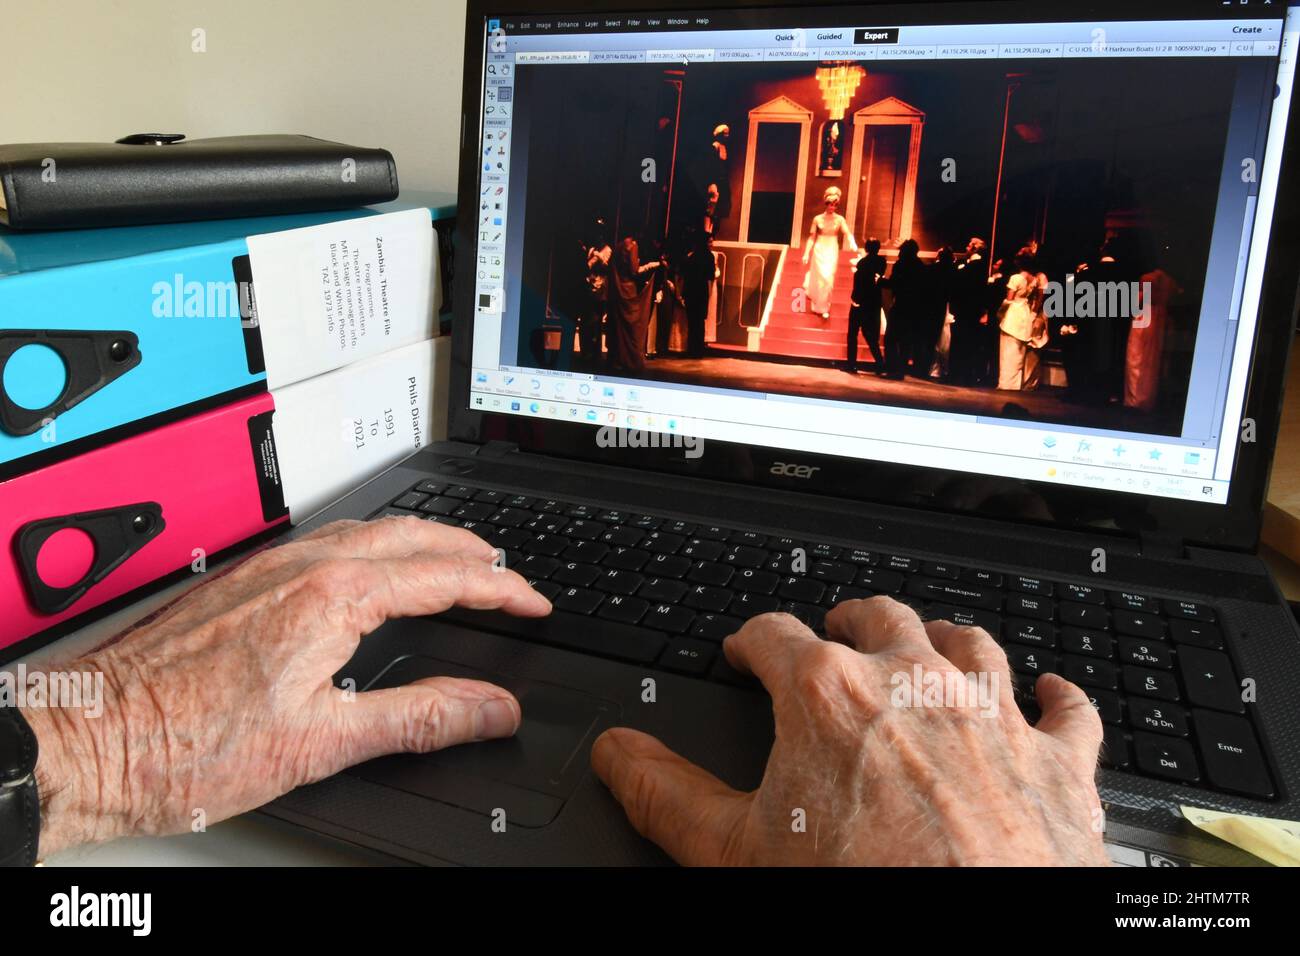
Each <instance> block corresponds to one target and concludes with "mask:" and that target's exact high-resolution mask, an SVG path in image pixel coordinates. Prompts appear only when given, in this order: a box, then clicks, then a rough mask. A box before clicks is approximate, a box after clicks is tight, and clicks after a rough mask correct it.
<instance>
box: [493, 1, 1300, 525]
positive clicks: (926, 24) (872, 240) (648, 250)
mask: <svg viewBox="0 0 1300 956" xmlns="http://www.w3.org/2000/svg"><path fill="white" fill-rule="evenodd" d="M935 9H936V8H927V6H926V5H924V4H913V5H910V7H909V10H915V12H916V16H915V22H912V23H909V22H902V23H899V22H888V23H882V22H877V18H876V15H875V14H873V13H872V11H871V9H870V8H861V9H860V10H859V9H856V8H852V7H838V8H826V9H817V8H809V7H789V8H769V9H764V10H761V11H755V10H747V11H740V10H715V11H709V10H700V11H698V12H685V13H680V14H678V13H674V14H654V13H650V14H644V15H623V14H619V15H600V14H585V15H569V16H564V15H553V16H551V15H544V16H528V17H524V16H515V17H500V18H497V17H490V18H488V19H487V20H486V21H485V23H484V30H485V35H486V43H485V46H484V50H485V54H484V63H483V70H484V74H483V80H484V82H483V87H482V89H483V94H482V104H481V106H482V111H483V115H482V124H481V141H480V158H481V163H480V168H479V177H478V178H479V204H478V208H477V210H476V211H475V212H474V214H475V216H476V217H477V224H476V226H475V228H476V231H477V249H476V250H475V255H476V257H477V261H476V262H475V264H474V269H475V276H476V278H475V293H474V302H475V307H476V314H475V316H474V334H473V345H472V371H471V388H470V393H469V402H470V407H471V408H472V409H476V410H480V411H488V412H495V413H504V414H514V415H519V416H531V417H534V418H544V419H553V420H567V421H573V422H579V423H586V424H587V425H589V427H590V428H592V429H593V430H597V435H596V440H597V441H598V442H608V443H610V444H616V445H622V446H628V445H631V446H633V447H635V446H636V444H637V443H641V444H642V445H652V446H655V447H659V446H663V445H671V446H680V447H681V448H682V449H683V453H684V454H686V455H688V456H689V455H691V454H693V453H698V451H699V450H700V448H701V447H702V443H704V442H707V441H709V440H719V441H726V442H740V443H745V444H751V445H761V446H766V447H771V448H779V449H790V450H793V451H805V452H813V453H822V454H831V455H839V456H847V457H851V458H859V459H869V460H878V461H889V462H898V463H903V464H911V465H921V466H934V467H941V468H944V469H949V470H955V471H963V472H969V473H977V474H986V475H996V476H1002V477H1007V478H1020V479H1033V480H1036V481H1046V482H1057V483H1063V484H1066V485H1072V486H1076V487H1085V488H1097V489H1106V490H1112V491H1121V492H1132V493H1135V494H1143V495H1148V496H1157V497H1167V498H1174V499H1184V500H1194V501H1203V502H1212V503H1218V504H1222V503H1224V502H1226V501H1227V499H1228V489H1229V484H1230V479H1231V475H1232V469H1233V463H1234V454H1235V451H1236V449H1237V447H1238V443H1239V441H1241V440H1242V439H1245V440H1249V438H1250V436H1247V435H1243V434H1242V430H1243V428H1249V427H1250V424H1251V423H1250V422H1249V421H1247V422H1245V423H1244V424H1243V420H1242V417H1241V416H1242V407H1243V401H1244V397H1245V393H1246V387H1247V382H1248V378H1249V375H1250V368H1251V358H1252V348H1253V343H1254V340H1255V332H1256V321H1257V317H1258V316H1257V313H1258V311H1259V310H1258V303H1259V297H1260V289H1261V283H1262V279H1263V274H1264V253H1265V250H1266V248H1267V245H1268V238H1269V236H1268V233H1269V228H1270V223H1271V220H1272V214H1273V202H1274V196H1275V187H1276V185H1277V177H1278V169H1279V166H1280V156H1281V147H1282V135H1283V131H1284V129H1285V125H1286V117H1287V110H1288V105H1289V102H1290V94H1291V83H1292V78H1293V71H1294V60H1293V54H1294V44H1295V39H1296V32H1295V31H1297V30H1300V11H1297V10H1291V11H1287V9H1286V8H1285V7H1284V5H1283V4H1280V3H1279V4H1277V5H1273V4H1259V3H1250V4H1245V3H1243V4H1241V5H1239V6H1237V7H1236V8H1235V9H1232V10H1231V11H1230V12H1225V11H1224V10H1223V9H1222V7H1221V6H1220V5H1219V4H1218V3H1206V4H1205V5H1204V8H1203V9H1204V10H1205V11H1206V12H1207V15H1206V17H1205V18H1204V19H1197V18H1196V16H1195V11H1196V10H1198V9H1202V8H1201V7H1199V6H1198V5H1196V4H1191V5H1187V6H1186V8H1185V9H1187V10H1192V11H1193V14H1192V15H1189V14H1187V13H1184V14H1183V16H1182V17H1181V18H1179V19H1162V18H1160V17H1158V16H1156V15H1155V14H1152V15H1151V17H1150V18H1149V19H1143V18H1142V16H1143V14H1142V9H1141V4H1131V5H1129V6H1128V7H1125V8H1119V9H1122V10H1124V11H1125V12H1123V13H1122V14H1119V16H1121V17H1122V19H1111V20H1105V19H1103V20H1090V21H1086V22H1085V21H1071V20H1068V19H1064V20H1062V19H1059V18H1060V17H1061V13H1060V12H1059V11H1058V10H1054V11H1053V12H1052V14H1051V18H1049V17H1048V16H1047V15H1046V14H1044V22H1037V23H1035V22H1024V21H1023V20H1022V21H1018V22H1015V23H1011V22H996V21H994V22H990V21H989V20H988V18H987V17H984V16H982V18H981V22H979V23H972V22H961V17H960V15H952V17H951V22H936V20H937V19H938V18H936V17H935V16H934V15H933V14H934V10H935ZM945 9H947V10H953V9H956V8H955V7H953V6H952V5H949V6H948V7H946V8H945ZM981 13H982V14H983V10H981ZM1052 18H1055V19H1052ZM796 477H797V476H796Z"/></svg>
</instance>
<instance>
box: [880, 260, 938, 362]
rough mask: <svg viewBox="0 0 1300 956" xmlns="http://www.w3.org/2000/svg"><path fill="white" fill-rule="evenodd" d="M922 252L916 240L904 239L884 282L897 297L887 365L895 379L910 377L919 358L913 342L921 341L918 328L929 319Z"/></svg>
mask: <svg viewBox="0 0 1300 956" xmlns="http://www.w3.org/2000/svg"><path fill="white" fill-rule="evenodd" d="M920 251H921V247H920V246H919V245H918V244H917V242H916V240H915V239H904V240H903V243H902V245H900V246H899V247H898V259H897V260H896V261H895V262H894V267H893V268H892V269H890V270H889V278H887V279H885V280H884V286H885V288H887V289H888V290H889V291H890V293H891V294H892V295H893V297H894V304H893V305H892V306H891V307H890V310H889V324H888V325H887V326H886V327H885V365H886V368H887V369H888V370H889V374H888V377H889V378H893V379H901V378H902V377H903V376H904V375H906V374H907V363H908V360H909V359H916V356H914V355H913V354H912V347H913V342H914V341H915V339H916V338H917V327H918V326H919V325H921V323H922V322H923V321H924V318H925V306H926V301H927V298H928V297H927V294H926V281H927V276H926V268H925V265H924V264H923V263H922V262H921V259H920V255H919V254H920ZM916 360H917V361H918V362H919V361H920V360H919V359H916ZM927 361H928V360H927ZM929 373H930V368H929V365H928V364H927V365H926V367H925V368H924V369H920V368H917V369H915V370H914V372H913V374H915V375H920V376H921V377H923V378H924V377H925V376H927V375H929Z"/></svg>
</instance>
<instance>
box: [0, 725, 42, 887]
mask: <svg viewBox="0 0 1300 956" xmlns="http://www.w3.org/2000/svg"><path fill="white" fill-rule="evenodd" d="M36 755H37V746H36V735H35V734H33V733H32V728H31V727H30V726H28V723H27V720H26V718H24V717H23V715H22V712H21V711H20V710H19V709H18V708H17V707H13V706H0V866H33V865H35V863H36V849H37V843H38V841H39V839H40V835H41V798H40V794H38V793H37V792H36Z"/></svg>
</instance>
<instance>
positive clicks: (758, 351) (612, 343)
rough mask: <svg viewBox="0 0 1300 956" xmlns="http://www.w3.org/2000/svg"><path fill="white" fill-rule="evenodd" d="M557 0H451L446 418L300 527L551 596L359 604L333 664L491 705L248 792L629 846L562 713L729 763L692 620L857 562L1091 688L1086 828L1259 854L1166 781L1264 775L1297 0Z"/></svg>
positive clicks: (546, 854)
mask: <svg viewBox="0 0 1300 956" xmlns="http://www.w3.org/2000/svg"><path fill="white" fill-rule="evenodd" d="M573 6H577V5H576V4H574V5H568V4H566V3H565V0H554V2H551V3H544V2H526V0H508V2H501V0H496V2H493V0H470V2H469V4H468V10H467V15H466V29H465V72H464V92H463V101H462V103H463V105H462V117H461V131H460V132H461V162H460V182H459V198H458V201H459V213H458V217H457V231H456V244H455V249H456V251H455V256H456V260H455V265H456V271H455V288H454V302H455V314H454V323H453V326H454V327H453V333H452V336H453V369H452V374H451V382H450V395H449V402H450V415H449V417H450V425H449V438H448V440H446V441H441V442H438V443H436V444H433V445H431V446H429V447H426V448H424V449H422V450H420V451H418V452H416V453H415V454H413V455H411V456H410V457H409V458H408V459H406V460H405V461H403V462H402V463H401V464H399V465H397V466H396V467H393V468H392V469H390V470H389V471H387V472H385V473H384V474H382V475H380V476H379V477H377V478H375V479H374V480H372V481H370V482H369V483H367V484H365V485H364V486H362V487H360V488H359V489H357V490H356V491H355V492H353V493H352V494H350V495H348V496H347V497H346V498H344V499H342V500H341V501H339V502H338V503H336V504H335V505H333V506H332V507H330V508H328V509H327V510H325V511H324V512H323V513H321V514H320V515H319V516H317V517H316V518H315V519H313V520H312V521H311V522H309V523H307V524H306V525H305V526H303V528H302V529H300V531H309V530H311V529H312V528H314V527H317V526H319V525H320V524H323V523H325V522H328V521H331V520H334V519H338V518H362V519H370V518H374V517H377V516H382V515H389V514H399V515H416V516H420V517H422V518H425V519H427V520H430V521H437V522H444V523H448V524H451V525H458V526H460V527H463V528H466V529H469V530H470V531H472V532H473V533H475V534H478V535H480V536H482V537H484V538H485V539H486V540H488V541H490V542H492V543H494V544H495V545H496V546H497V547H498V548H499V549H500V551H501V554H502V556H503V560H504V561H505V562H506V564H507V566H509V567H512V568H515V569H516V570H518V571H519V572H520V573H521V574H523V575H524V576H525V577H526V578H527V579H528V580H529V581H530V583H532V584H533V586H534V587H536V588H537V589H538V590H540V591H542V592H543V593H545V594H546V595H547V597H548V598H550V599H551V600H552V602H553V603H554V606H555V612H554V614H553V615H552V616H551V617H550V618H547V619H544V620H529V621H522V620H515V619H512V618H509V617H508V616H504V615H501V614H494V613H486V612H468V611H461V610H453V611H450V612H448V613H446V614H444V615H440V616H438V617H433V618H423V619H413V620H401V621H394V622H390V623H388V624H386V625H384V626H383V627H381V628H380V629H379V630H378V631H377V632H375V633H374V634H372V635H370V636H369V637H367V638H366V639H365V640H363V641H362V643H361V647H360V650H359V651H358V653H357V655H356V657H355V658H354V659H353V660H352V661H351V662H350V663H349V664H348V665H347V667H346V668H345V669H344V670H343V671H342V672H341V673H340V674H339V675H338V679H339V680H340V681H343V680H350V681H354V682H355V684H354V685H350V686H356V687H357V688H359V689H369V688H377V687H386V686H394V685H397V684H401V683H405V682H409V681H411V680H415V679H419V678H422V677H427V676H432V675H438V674H448V675H455V676H472V677H478V678H482V679H485V680H490V681H494V682H497V683H499V684H501V685H502V686H505V687H507V688H509V689H511V690H512V691H513V692H514V693H515V694H516V695H518V697H519V699H520V701H521V703H522V707H523V715H524V717H523V724H522V727H521V728H520V731H519V733H518V735H517V736H516V737H515V738H514V739H512V740H509V741H496V742H492V743H485V744H474V745H467V746H462V747H456V748H453V749H451V750H449V751H446V752H443V753H438V754H432V755H398V756H392V757H387V758H384V759H381V760H376V761H373V762H370V763H367V764H364V765H362V766H359V767H355V768H353V769H351V770H349V771H347V772H345V773H342V774H339V775H338V776H336V777H334V778H332V779H330V780H327V781H324V782H321V783H319V784H316V785H313V786H309V787H305V788H302V789H300V790H298V791H296V792H294V793H291V794H289V795H287V796H285V797H284V798H282V799H280V800H278V801H276V802H275V803H273V804H272V805H270V806H269V807H268V808H266V810H265V812H266V813H268V814H270V815H272V816H274V817H277V818H280V819H282V820H285V821H289V822H291V823H292V824H295V825H297V826H301V827H306V828H308V829H311V830H313V831H316V832H318V833H323V834H327V835H329V836H331V837H334V838H337V839H340V840H344V841H347V842H350V843H353V844H356V845H359V846H364V847H367V848H370V849H372V850H376V851H379V852H381V853H384V854H387V855H388V856H390V857H393V858H397V859H401V860H406V861H412V862H418V863H458V864H601V865H605V864H649V863H663V862H667V858H666V857H665V855H664V854H663V853H662V852H661V851H659V850H658V849H657V848H656V847H654V846H652V845H651V844H649V843H648V842H646V841H645V840H643V839H642V838H641V837H639V836H638V835H637V834H636V833H635V832H634V831H633V829H632V828H631V827H630V826H629V825H628V824H627V822H626V820H625V818H624V816H623V814H622V812H621V810H620V809H619V807H618V806H617V804H616V803H615V801H614V800H613V799H612V797H611V796H610V795H609V793H608V792H607V791H606V790H605V788H604V787H603V786H602V785H601V784H600V783H599V781H598V780H597V779H596V778H595V776H594V775H593V774H592V772H591V770H590V768H589V756H590V749H591V744H592V742H593V740H594V739H595V738H596V737H597V736H598V735H599V734H600V733H601V732H602V731H603V730H604V729H605V728H607V727H611V726H616V725H626V726H631V727H636V728H639V729H641V730H643V731H646V732H649V733H651V734H654V735H656V736H657V737H659V738H660V739H662V740H663V741H664V742H665V743H666V744H667V745H668V746H669V747H671V748H673V749H674V750H676V751H678V752H679V753H681V754H682V755H684V756H685V757H687V758H688V759H690V760H692V761H695V762H696V763H698V764H700V765H702V766H703V767H705V768H707V769H708V770H710V771H711V772H713V773H715V774H717V775H718V776H719V777H721V778H722V779H723V780H725V781H726V782H727V783H729V784H731V785H732V786H735V787H737V788H745V789H752V788H754V787H755V786H757V784H758V783H759V781H760V780H761V778H762V774H763V768H764V765H765V761H766V759H767V755H768V752H769V748H770V745H771V740H772V717H771V706H770V700H769V698H768V696H767V695H766V694H765V693H764V691H763V690H762V688H761V687H759V686H757V685H755V684H754V683H753V681H752V680H749V679H747V678H746V676H744V675H741V674H739V673H737V672H735V671H734V670H732V669H731V668H730V667H728V666H727V663H726V660H725V658H724V656H723V655H722V653H721V642H722V640H723V639H724V638H725V637H726V636H727V635H729V634H731V633H733V632H734V631H735V630H736V629H737V628H739V627H740V626H741V624H742V623H743V622H744V621H745V620H747V619H748V618H750V617H753V616H754V615H756V614H761V613H764V612H768V611H774V610H783V611H786V612H788V613H792V614H794V615H796V616H797V617H799V618H800V619H801V620H803V621H804V622H805V623H806V624H807V625H808V626H809V627H810V628H812V629H813V630H815V631H817V630H820V629H821V628H822V626H823V620H824V617H825V614H826V612H827V610H828V609H829V608H831V607H834V606H835V605H836V604H837V603H839V602H841V601H844V600H850V599H853V598H858V597H864V596H869V595H873V594H889V595H893V596H894V597H895V598H897V599H898V600H901V601H904V602H906V603H908V604H910V605H911V606H912V607H914V608H915V609H916V610H917V611H918V612H919V613H920V614H922V615H923V616H925V617H928V618H945V619H949V620H953V621H957V622H959V623H963V624H970V625H977V626H979V627H983V628H985V629H987V630H988V631H989V633H990V634H992V635H993V636H994V637H995V638H996V639H997V640H998V641H999V642H1000V643H1001V644H1002V645H1003V646H1004V647H1005V649H1006V653H1007V656H1008V658H1009V660H1010V663H1011V667H1012V669H1013V671H1014V673H1015V675H1016V681H1017V692H1018V699H1019V701H1020V703H1021V707H1022V709H1023V710H1024V712H1025V715H1026V717H1027V718H1028V719H1029V720H1030V721H1033V720H1035V719H1036V718H1037V716H1038V714H1037V710H1036V704H1035V701H1034V699H1033V682H1034V680H1035V679H1036V677H1037V676H1038V675H1040V674H1043V673H1046V672H1048V671H1052V672H1056V673H1060V674H1062V675H1064V676H1065V677H1067V678H1069V679H1070V680H1072V681H1074V682H1076V683H1077V684H1079V685H1080V686H1082V687H1084V688H1085V689H1086V691H1087V693H1088V695H1089V698H1090V699H1091V701H1092V703H1093V704H1094V706H1095V707H1096V708H1097V710H1098V712H1099V714H1100V716H1101V719H1102V721H1103V724H1104V727H1105V744H1104V747H1103V752H1102V755H1101V763H1100V767H1099V770H1098V781H1099V786H1100V791H1101V795H1102V798H1103V802H1104V805H1105V808H1106V827H1107V829H1106V838H1107V842H1108V844H1109V845H1110V847H1111V854H1112V858H1113V859H1114V860H1115V861H1116V862H1120V863H1127V864H1132V865H1185V864H1193V863H1195V864H1241V863H1248V862H1251V861H1253V859H1254V858H1252V857H1249V856H1247V855H1246V854H1244V853H1241V852H1239V851H1237V850H1235V849H1234V848H1232V847H1230V846H1229V845H1228V844H1226V843H1220V842H1218V841H1217V840H1215V839H1213V838H1210V837H1207V836H1204V835H1202V834H1201V833H1200V832H1199V831H1198V830H1196V829H1195V828H1194V827H1192V826H1191V825H1190V824H1188V823H1187V822H1186V821H1185V820H1184V818H1183V815H1182V812H1181V809H1180V808H1182V807H1184V806H1193V807H1201V808H1208V809H1212V810H1219V811H1225V812H1229V813H1242V814H1252V815H1262V816H1267V817H1274V818H1286V819H1296V818H1297V816H1300V803H1298V802H1297V795H1298V794H1300V744H1297V736H1296V728H1297V727H1300V696H1297V695H1296V693H1295V688H1296V687H1297V686H1300V639H1298V638H1300V635H1298V633H1297V626H1296V621H1295V619H1294V618H1293V616H1292V613H1291V611H1290V609H1289V607H1288V605H1287V602H1286V601H1285V600H1284V599H1283V597H1282V595H1281V593H1280V592H1279V589H1278V587H1277V585H1276V584H1275V583H1274V581H1273V579H1272V578H1271V577H1270V574H1269V571H1268V570H1267V568H1266V567H1265V565H1264V563H1263V562H1262V561H1261V559H1260V558H1259V557H1258V555H1257V554H1256V547H1257V542H1258V539H1259V533H1260V521H1261V518H1260V512H1261V507H1262V503H1263V500H1264V497H1265V489H1266V485H1267V476H1268V474H1269V468H1270V462H1271V457H1272V453H1273V447H1274V441H1275V436H1276V433H1277V427H1278V420H1279V414H1280V412H1279V407H1280V401H1281V396H1282V388H1283V381H1284V376H1285V372H1286V364H1287V356H1288V353H1289V351H1290V349H1291V344H1292V337H1293V333H1294V318H1295V311H1296V291H1297V285H1298V281H1297V280H1298V271H1297V270H1298V269H1300V257H1298V256H1297V249H1296V232H1295V221H1294V218H1293V217H1294V210H1295V209H1297V208H1300V175H1297V172H1298V171H1297V169H1296V168H1295V167H1296V165H1297V164H1296V159H1297V152H1298V151H1297V149H1295V148H1294V144H1295V143H1296V142H1297V134H1296V129H1295V128H1294V126H1295V123H1296V112H1295V111H1294V110H1293V109H1292V102H1293V95H1292V91H1293V80H1294V70H1295V41H1296V37H1297V31H1300V9H1297V8H1294V7H1289V6H1288V5H1287V4H1286V3H1282V2H1278V3H1263V2H1256V0H1251V2H1242V3H1232V4H1228V3H1223V2H1220V0H1195V2H1191V3H1188V2H1179V3H1176V4H1170V3H1160V2H1134V0H1125V2H1121V3H1107V2H1090V3H1087V4H1083V3H1078V4H1069V3H1062V4H1053V5H1051V6H1050V7H1049V6H1046V5H1043V4H1039V3H1020V2H1014V0H1011V2H995V3H994V2H990V3H984V2H973V3H947V2H945V3H933V4H931V3H908V4H906V5H892V6H891V5H883V4H881V5H871V4H857V5H851V6H848V5H826V6H805V5H793V4H790V3H784V4H783V3H754V2H749V3H745V4H743V5H733V4H730V3H721V2H715V3H713V4H712V5H710V6H702V5H701V3H700V0H693V2H692V3H681V4H679V3H676V2H667V0H661V2H659V3H657V4H656V5H655V6H654V8H653V9H650V10H647V9H646V8H645V6H644V5H640V6H637V5H634V4H631V3H628V4H625V3H622V2H609V3H604V4H601V5H600V8H599V9H598V10H591V9H587V10H575V9H573V8H572V7H573ZM647 688H652V689H653V692H652V693H647ZM503 819H504V821H506V823H507V825H506V826H505V827H504V828H502V827H501V826H499V825H497V824H499V823H500V822H501V821H502V820H503ZM503 829H504V832H502V831H503Z"/></svg>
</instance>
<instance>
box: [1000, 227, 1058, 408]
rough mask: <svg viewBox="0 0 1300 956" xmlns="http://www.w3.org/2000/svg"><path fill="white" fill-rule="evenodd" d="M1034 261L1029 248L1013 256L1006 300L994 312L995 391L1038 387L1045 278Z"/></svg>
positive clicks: (1043, 335)
mask: <svg viewBox="0 0 1300 956" xmlns="http://www.w3.org/2000/svg"><path fill="white" fill-rule="evenodd" d="M1036 260H1037V254H1036V250H1035V249H1034V248H1033V247H1031V246H1026V247H1025V248H1023V249H1021V250H1020V251H1019V252H1018V253H1016V273H1015V274H1014V275H1013V276H1012V277H1011V278H1010V279H1008V280H1007V297H1006V299H1005V300H1004V301H1003V303H1002V307H1001V308H1000V309H999V310H998V313H999V322H998V328H999V329H1001V337H1000V343H1001V345H1000V348H999V355H998V388H1000V389H1006V390H1008V391H1013V392H1019V391H1028V390H1030V389H1035V388H1037V387H1038V379H1039V374H1038V373H1039V368H1038V353H1039V350H1040V349H1042V348H1043V347H1044V346H1045V345H1047V317H1046V316H1045V315H1044V314H1043V297H1044V295H1045V293H1046V291H1047V276H1045V275H1043V273H1041V272H1039V271H1038V268H1037V265H1036V264H1035V262H1036Z"/></svg>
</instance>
